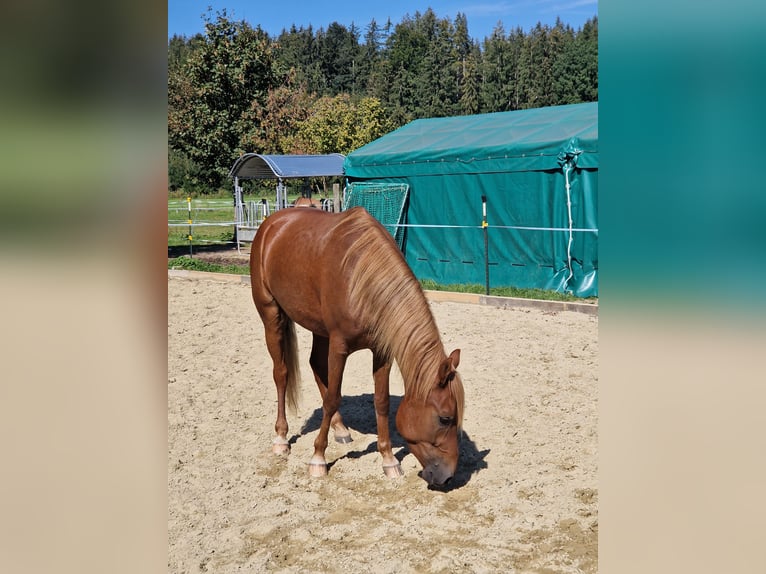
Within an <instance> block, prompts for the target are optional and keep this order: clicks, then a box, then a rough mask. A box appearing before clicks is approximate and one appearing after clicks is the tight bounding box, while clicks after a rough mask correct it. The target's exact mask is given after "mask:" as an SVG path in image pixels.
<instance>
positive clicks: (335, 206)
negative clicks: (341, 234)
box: [332, 183, 340, 213]
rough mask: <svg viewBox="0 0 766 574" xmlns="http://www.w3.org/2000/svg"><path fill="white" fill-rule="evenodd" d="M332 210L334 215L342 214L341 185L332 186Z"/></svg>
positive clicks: (334, 184)
mask: <svg viewBox="0 0 766 574" xmlns="http://www.w3.org/2000/svg"><path fill="white" fill-rule="evenodd" d="M332 210H333V212H334V213H338V212H340V184H339V183H333V184H332Z"/></svg>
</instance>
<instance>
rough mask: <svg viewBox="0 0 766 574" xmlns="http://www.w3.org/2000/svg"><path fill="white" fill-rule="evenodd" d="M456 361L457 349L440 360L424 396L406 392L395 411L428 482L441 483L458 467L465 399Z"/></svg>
mask: <svg viewBox="0 0 766 574" xmlns="http://www.w3.org/2000/svg"><path fill="white" fill-rule="evenodd" d="M459 362H460V349H456V350H455V351H452V353H451V354H450V356H449V357H446V358H445V359H444V361H442V363H441V364H440V366H439V369H438V372H437V373H436V374H435V379H434V381H433V387H432V388H431V390H430V392H429V393H428V396H427V397H426V399H425V400H420V399H418V398H416V397H414V396H409V395H407V394H405V396H404V398H403V399H402V402H401V404H400V405H399V410H398V411H397V413H396V428H397V429H398V430H399V434H400V435H402V438H404V440H406V441H407V445H408V446H409V449H410V452H412V454H414V455H415V458H417V459H418V460H419V461H420V464H422V465H423V475H422V476H423V478H424V479H425V480H426V482H428V484H429V486H435V487H444V486H445V485H446V484H447V482H449V480H450V479H451V478H452V477H453V476H454V474H455V470H457V462H458V454H459V446H460V445H459V439H460V434H461V433H462V430H461V426H462V418H463V401H464V396H463V383H462V381H461V380H460V375H459V374H458V373H457V371H456V370H455V369H456V368H457V366H458V363H459Z"/></svg>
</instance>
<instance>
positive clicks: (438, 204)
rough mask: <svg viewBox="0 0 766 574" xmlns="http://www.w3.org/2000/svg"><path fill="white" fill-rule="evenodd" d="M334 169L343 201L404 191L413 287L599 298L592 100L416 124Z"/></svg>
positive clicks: (405, 239)
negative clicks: (429, 283) (346, 195)
mask: <svg viewBox="0 0 766 574" xmlns="http://www.w3.org/2000/svg"><path fill="white" fill-rule="evenodd" d="M343 169H344V173H345V176H346V180H347V190H350V191H351V193H352V194H353V193H354V188H355V186H356V187H358V188H359V189H363V188H367V189H374V188H376V187H377V188H378V189H380V190H385V189H386V188H387V187H389V186H391V187H393V186H398V188H399V189H401V188H402V186H406V188H407V189H408V193H407V196H406V199H405V203H404V208H403V209H402V210H401V217H400V218H399V220H398V223H396V226H397V227H398V228H399V229H403V230H404V234H403V240H402V241H400V245H401V246H402V249H403V251H404V254H405V257H406V259H407V262H408V264H409V265H410V267H411V268H412V270H413V272H414V273H415V275H416V277H418V279H431V280H434V281H436V282H438V283H441V284H480V285H484V284H485V283H486V284H488V285H489V286H491V287H508V286H512V287H520V288H540V289H547V290H555V291H559V292H569V293H572V294H574V295H576V296H578V297H593V296H598V102H593V103H584V104H570V105H564V106H551V107H546V108H535V109H528V110H519V111H512V112H497V113H491V114H478V115H471V116H459V117H446V118H429V119H421V120H415V121H413V122H410V123H409V124H407V125H405V126H403V127H401V128H399V129H397V130H395V131H393V132H391V133H389V134H387V135H385V136H383V137H381V138H379V139H377V140H375V141H373V142H370V143H369V144H367V145H365V146H363V147H361V148H359V149H357V150H355V151H354V152H352V153H351V154H349V155H348V156H347V157H346V159H345V162H344V165H343ZM355 204H362V205H364V201H360V200H359V199H357V201H356V202H355ZM371 211H374V210H371ZM485 211H486V217H485V216H484V212H485ZM373 215H375V213H374V212H373ZM388 223H389V224H390V222H388Z"/></svg>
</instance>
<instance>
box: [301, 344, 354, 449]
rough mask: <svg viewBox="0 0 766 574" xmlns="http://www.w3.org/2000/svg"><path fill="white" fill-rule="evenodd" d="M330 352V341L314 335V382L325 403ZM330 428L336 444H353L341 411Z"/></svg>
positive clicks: (331, 422)
mask: <svg viewBox="0 0 766 574" xmlns="http://www.w3.org/2000/svg"><path fill="white" fill-rule="evenodd" d="M329 351H330V340H329V339H328V338H327V337H322V336H321V335H317V334H314V342H313V344H312V346H311V359H310V360H309V363H310V364H311V370H312V371H314V380H315V381H316V383H317V387H319V394H320V395H322V401H324V396H325V393H326V392H327V359H328V356H329ZM330 426H331V427H332V430H333V433H334V435H335V442H339V443H342V444H346V443H349V442H352V441H353V439H352V438H351V433H350V432H349V430H348V428H347V427H346V425H345V424H343V418H342V417H341V416H340V411H337V412H336V413H335V414H334V415H333V416H332V419H330Z"/></svg>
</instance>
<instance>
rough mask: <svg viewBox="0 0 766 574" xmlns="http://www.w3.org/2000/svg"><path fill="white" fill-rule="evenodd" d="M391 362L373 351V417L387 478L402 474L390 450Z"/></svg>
mask: <svg viewBox="0 0 766 574" xmlns="http://www.w3.org/2000/svg"><path fill="white" fill-rule="evenodd" d="M390 374H391V362H390V361H389V360H386V359H384V358H382V357H381V356H379V355H378V353H373V356H372V377H373V379H374V380H375V419H376V421H377V423H378V451H379V452H380V454H381V456H382V457H383V472H384V473H385V475H386V476H387V477H389V478H395V477H397V476H403V475H404V472H403V471H402V467H401V465H400V464H399V461H398V460H397V459H396V457H395V456H394V453H393V451H392V450H391V434H390V433H389V430H388V412H389V407H390V395H389V386H388V383H389V376H390Z"/></svg>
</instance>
